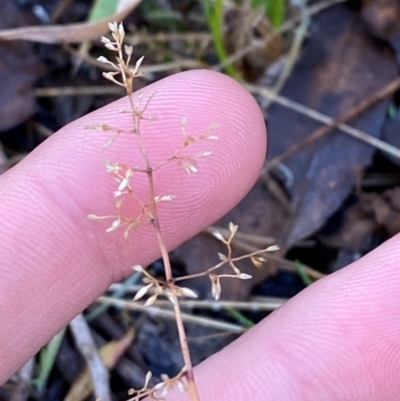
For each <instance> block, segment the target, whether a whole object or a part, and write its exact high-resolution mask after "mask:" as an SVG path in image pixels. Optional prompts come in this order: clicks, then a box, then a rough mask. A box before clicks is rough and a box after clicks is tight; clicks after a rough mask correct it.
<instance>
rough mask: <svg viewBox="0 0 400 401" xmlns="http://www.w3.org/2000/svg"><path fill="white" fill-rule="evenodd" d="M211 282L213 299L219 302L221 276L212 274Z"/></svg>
mask: <svg viewBox="0 0 400 401" xmlns="http://www.w3.org/2000/svg"><path fill="white" fill-rule="evenodd" d="M210 280H211V295H212V296H213V298H214V299H215V300H216V301H218V300H219V298H220V296H221V282H220V279H219V276H217V275H216V274H210Z"/></svg>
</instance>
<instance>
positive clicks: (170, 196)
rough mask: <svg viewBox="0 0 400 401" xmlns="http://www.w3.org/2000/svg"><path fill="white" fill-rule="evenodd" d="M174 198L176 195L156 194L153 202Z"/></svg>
mask: <svg viewBox="0 0 400 401" xmlns="http://www.w3.org/2000/svg"><path fill="white" fill-rule="evenodd" d="M174 199H176V195H158V196H155V197H154V202H156V203H157V202H169V201H172V200H174Z"/></svg>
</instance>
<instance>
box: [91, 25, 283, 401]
mask: <svg viewBox="0 0 400 401" xmlns="http://www.w3.org/2000/svg"><path fill="white" fill-rule="evenodd" d="M109 28H110V31H111V39H109V38H107V37H102V38H101V41H102V42H103V43H104V46H105V47H106V48H107V49H108V50H109V51H111V52H113V53H115V61H110V60H108V59H107V58H106V57H104V56H101V57H99V58H98V60H99V61H100V62H102V63H106V64H108V66H109V67H111V71H109V72H104V73H103V75H104V77H105V78H106V79H108V80H109V81H111V82H113V83H115V84H116V85H119V86H122V87H124V88H125V90H126V94H127V98H128V102H129V110H121V113H129V114H130V116H131V118H132V127H131V129H126V128H119V127H115V126H111V125H109V124H106V123H94V124H90V125H88V126H87V127H86V128H87V129H91V130H97V131H101V132H106V133H108V132H109V133H110V134H111V135H110V137H109V138H108V139H107V141H106V142H105V144H104V146H103V148H104V149H106V148H108V147H109V146H112V144H113V143H114V142H115V141H116V140H117V139H118V137H119V136H120V135H128V136H130V137H131V138H132V139H133V140H135V141H136V143H137V145H138V147H139V149H140V152H141V155H142V158H143V159H142V160H139V161H135V164H132V165H129V164H123V163H120V162H118V161H110V160H106V161H105V170H106V172H107V173H109V174H111V175H112V176H113V178H114V180H115V182H116V187H115V190H114V192H113V197H114V198H115V213H113V214H111V215H105V216H101V215H97V214H90V215H89V216H88V218H89V219H90V220H109V221H111V223H110V225H109V226H108V228H107V229H106V232H114V231H117V230H119V229H122V230H123V236H124V237H125V238H128V236H129V233H130V232H131V231H132V230H134V229H136V228H137V227H138V226H140V225H141V224H150V225H152V226H153V227H154V231H155V235H156V237H157V241H158V245H159V249H160V253H161V255H162V259H163V263H164V268H165V280H160V279H157V278H155V277H153V276H152V275H151V274H150V273H149V272H148V271H146V270H145V269H144V268H143V267H142V266H138V265H135V266H133V269H134V270H135V271H137V272H140V273H141V274H143V276H144V278H143V284H144V285H143V287H142V288H141V289H140V290H139V291H138V292H137V294H136V295H135V297H134V301H138V300H141V299H143V298H146V300H145V305H146V306H151V305H152V304H153V303H154V302H155V301H156V300H157V298H158V297H159V296H164V297H166V298H167V299H169V300H170V302H171V304H172V306H173V309H174V313H175V317H176V324H177V329H178V334H179V340H180V344H181V349H182V356H183V360H184V366H183V368H182V370H181V371H180V372H179V373H178V374H177V375H176V376H175V377H173V378H169V377H168V376H166V375H161V379H162V381H161V382H160V383H158V384H156V385H155V386H154V387H149V381H150V378H151V373H150V372H149V373H148V374H147V376H146V380H145V384H144V386H143V388H141V389H139V390H134V389H132V390H130V392H129V395H130V397H131V398H130V399H129V401H139V400H141V399H143V398H144V397H150V398H151V399H153V400H164V399H165V397H166V395H167V393H168V391H169V390H170V389H171V388H173V387H177V388H178V389H179V390H180V391H187V392H188V393H189V395H190V397H191V400H192V401H200V397H199V394H198V391H197V387H196V384H195V380H194V374H193V366H192V362H191V357H190V353H189V349H188V346H187V339H186V334H185V329H184V326H183V320H182V315H181V310H180V306H179V298H181V297H191V298H196V297H197V294H196V293H195V292H194V291H193V290H191V289H189V288H186V287H181V286H178V285H177V282H179V281H182V280H186V279H188V278H194V277H199V276H205V275H206V276H208V277H209V278H210V281H211V290H212V295H213V297H214V298H215V299H218V298H219V297H220V294H221V279H222V278H228V277H229V278H238V279H241V280H245V279H249V278H251V276H250V275H248V274H246V273H242V272H241V271H240V269H239V268H238V267H237V265H236V262H238V261H240V260H243V259H250V260H251V261H252V262H253V264H254V265H255V266H256V267H257V268H259V267H260V266H261V265H262V263H264V262H265V259H263V257H262V256H261V254H262V253H264V252H268V251H273V250H276V249H277V247H275V246H273V247H269V248H266V249H263V250H260V251H257V252H253V253H250V254H247V255H243V256H240V257H233V255H232V240H233V238H234V236H235V234H236V232H237V230H238V227H237V226H236V225H234V224H233V223H231V224H230V226H229V230H230V235H229V237H228V238H225V237H224V236H223V235H222V234H221V233H220V232H214V236H215V237H216V238H217V239H218V240H219V241H221V242H222V243H223V244H225V246H226V248H227V252H226V254H222V253H220V254H218V256H219V259H220V262H219V263H218V264H216V265H215V266H212V267H211V268H209V269H208V270H206V271H204V272H202V273H199V274H194V275H190V276H185V277H180V278H174V277H173V275H172V268H171V263H170V260H169V256H168V251H167V249H166V246H165V243H164V238H163V235H162V225H161V222H160V220H159V217H158V209H157V205H158V204H159V203H160V202H170V201H173V200H174V199H175V198H176V196H175V195H173V194H159V193H157V191H156V188H155V186H154V174H156V173H158V171H159V170H160V169H162V168H163V167H164V166H166V165H168V164H175V165H177V166H179V167H180V168H182V169H183V170H184V171H185V172H186V173H187V174H192V173H197V171H198V163H197V161H198V159H199V158H202V157H208V156H211V154H212V153H211V152H210V151H203V152H201V153H197V154H193V152H190V147H191V146H192V145H193V144H195V143H198V142H200V141H209V140H217V139H218V135H217V133H216V130H217V129H218V127H219V125H218V124H216V123H214V124H211V125H210V126H209V127H208V128H206V129H205V130H204V131H203V132H200V134H192V133H189V132H188V131H189V130H188V129H187V123H188V119H187V118H186V117H183V118H182V120H181V122H180V131H181V133H180V135H181V138H182V143H181V146H180V147H179V148H178V149H176V150H175V152H173V154H171V156H170V157H168V158H167V159H166V160H164V161H163V162H161V163H159V164H157V165H153V164H152V163H151V160H150V159H149V156H148V153H147V149H146V147H145V145H144V141H143V136H142V132H141V125H140V123H141V121H142V120H150V121H154V120H156V117H155V116H152V115H147V107H148V105H149V103H150V102H151V100H152V99H153V97H154V96H155V92H152V93H151V94H150V95H148V96H144V95H143V94H142V93H140V94H139V95H138V96H137V97H136V100H134V99H133V83H134V80H135V79H136V78H138V77H141V76H143V74H142V72H141V71H140V66H141V64H142V61H143V57H141V58H140V59H139V60H137V61H136V63H135V64H134V66H131V65H130V63H131V58H132V54H133V48H132V46H126V45H124V43H123V41H124V37H125V30H124V27H123V25H122V24H118V23H116V22H114V23H112V24H109ZM138 174H145V175H146V176H147V181H148V194H147V196H146V200H143V198H141V196H140V194H138V193H137V192H136V190H135V186H134V181H135V179H136V177H137V175H138ZM127 197H129V198H130V199H133V200H134V201H135V202H136V203H137V205H138V206H139V212H138V214H137V215H136V216H125V214H124V213H123V209H124V201H125V199H126V198H127ZM226 264H228V265H229V266H230V267H231V269H232V274H219V273H218V269H219V268H220V267H222V266H224V265H226Z"/></svg>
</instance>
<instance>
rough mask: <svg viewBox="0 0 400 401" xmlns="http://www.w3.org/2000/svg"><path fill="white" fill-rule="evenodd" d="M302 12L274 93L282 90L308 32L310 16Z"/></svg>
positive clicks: (274, 87) (273, 89)
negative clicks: (302, 16) (302, 15)
mask: <svg viewBox="0 0 400 401" xmlns="http://www.w3.org/2000/svg"><path fill="white" fill-rule="evenodd" d="M302 12H303V13H304V14H305V15H304V18H303V19H302V21H301V24H300V25H299V27H298V28H296V32H295V36H294V39H293V41H292V45H291V47H290V51H289V53H288V55H287V56H286V61H285V64H284V66H283V70H282V72H281V74H280V76H279V78H278V81H277V82H276V84H275V85H274V86H273V88H272V91H273V92H274V93H276V94H278V93H279V92H280V91H281V90H282V88H283V86H284V85H285V82H286V81H287V80H288V78H289V77H290V74H291V73H292V71H293V68H294V66H295V64H296V61H297V58H298V56H299V53H300V49H301V46H302V44H303V41H304V38H305V37H306V34H307V32H308V27H309V25H310V18H309V17H308V16H307V15H306V13H305V11H302ZM271 104H272V102H270V103H269V104H267V105H266V108H267V109H268V107H269V106H270V105H271Z"/></svg>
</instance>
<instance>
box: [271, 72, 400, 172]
mask: <svg viewBox="0 0 400 401" xmlns="http://www.w3.org/2000/svg"><path fill="white" fill-rule="evenodd" d="M399 88H400V77H398V78H396V79H395V80H394V81H392V82H390V83H389V84H388V85H386V86H385V87H384V88H382V89H381V90H379V91H377V92H375V93H374V94H373V95H372V96H370V97H369V98H367V99H365V100H363V101H362V102H361V103H359V104H358V105H356V106H355V107H353V108H352V109H350V110H349V111H348V112H346V113H344V114H342V115H341V116H340V117H338V118H335V119H334V120H333V121H332V122H331V123H330V124H329V125H325V126H323V127H321V128H318V129H317V130H315V131H314V132H313V133H312V134H310V135H309V136H307V137H306V138H304V139H303V140H302V141H300V142H297V143H296V144H294V145H293V146H291V147H290V148H289V149H288V150H286V151H285V152H283V153H282V154H280V155H279V156H277V157H275V158H273V159H272V160H270V161H269V162H268V163H267V164H266V166H265V172H267V171H269V170H270V169H271V168H273V167H276V166H277V165H278V164H280V163H282V161H283V160H284V159H286V158H287V157H289V156H291V155H293V154H294V153H296V152H298V151H299V150H300V149H303V148H304V147H305V146H307V145H309V144H311V143H313V142H315V141H317V140H319V139H321V138H322V137H324V136H325V135H326V134H328V133H329V132H331V131H332V130H334V129H335V128H338V127H339V126H340V125H341V124H343V123H346V122H348V121H349V120H351V119H353V118H355V117H357V116H358V115H359V114H361V113H363V112H364V111H366V110H367V109H369V108H370V107H371V106H373V105H374V104H375V103H377V102H379V101H381V100H383V99H385V98H386V97H388V96H389V95H392V94H393V93H394V92H396V91H397V90H398V89H399Z"/></svg>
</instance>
